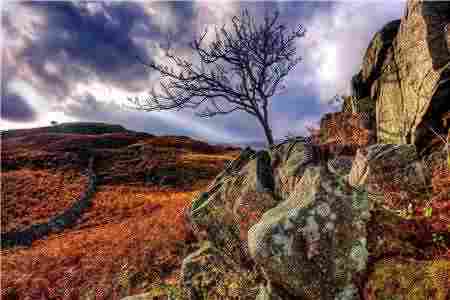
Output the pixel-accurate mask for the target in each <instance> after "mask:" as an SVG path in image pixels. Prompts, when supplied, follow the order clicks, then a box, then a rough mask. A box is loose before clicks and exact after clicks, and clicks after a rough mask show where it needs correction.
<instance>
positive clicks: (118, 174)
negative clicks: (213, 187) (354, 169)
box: [1, 123, 239, 299]
mask: <svg viewBox="0 0 450 300" xmlns="http://www.w3.org/2000/svg"><path fill="white" fill-rule="evenodd" d="M94 125H95V124H94ZM89 126H93V124H88V125H86V124H85V123H81V124H76V123H73V124H70V126H68V125H67V124H66V125H64V124H61V125H58V126H54V127H44V128H35V129H30V130H16V131H12V132H4V133H3V134H2V141H1V142H2V154H1V155H2V173H1V180H2V203H1V205H2V207H1V209H2V228H1V229H2V234H4V233H6V232H11V231H21V230H22V231H23V230H26V229H27V228H30V226H32V225H33V224H38V223H45V222H49V220H51V219H52V218H53V217H54V216H55V215H57V214H61V213H62V212H63V211H65V210H67V209H68V208H70V207H71V206H73V205H74V203H75V202H76V201H77V199H78V198H79V197H80V195H81V194H83V193H84V192H85V189H86V185H87V181H88V176H89V173H88V171H87V167H88V161H89V158H90V157H93V158H94V162H93V171H94V173H95V175H96V191H95V193H94V194H93V195H92V197H91V198H92V199H91V205H90V206H89V207H88V208H87V209H86V210H85V211H84V212H83V213H82V214H81V215H80V216H79V218H77V220H76V222H75V223H74V224H72V225H71V226H70V228H65V229H63V230H60V231H59V232H51V233H50V234H49V235H48V236H44V237H42V238H40V239H37V240H34V241H33V242H32V244H31V246H30V247H28V246H23V245H17V246H15V247H7V248H5V249H2V253H1V259H2V266H1V268H2V270H1V271H2V298H4V297H6V298H5V299H25V298H26V297H30V299H37V298H39V299H41V298H44V299H79V298H81V297H95V299H115V298H116V297H121V296H126V295H130V294H135V293H138V292H142V291H145V290H146V288H148V287H149V286H150V285H152V284H157V283H160V282H161V281H163V280H169V281H170V278H172V277H173V276H175V275H174V274H175V273H176V272H177V270H178V269H179V267H180V265H181V259H182V257H183V256H184V254H185V253H186V251H188V249H189V247H190V243H191V242H192V235H191V233H189V230H188V228H187V227H186V223H185V221H184V211H185V209H186V207H188V206H189V202H190V200H191V199H192V197H194V196H195V195H196V193H198V191H200V190H201V189H203V188H205V187H206V185H207V184H208V182H209V181H210V180H211V179H213V178H214V177H215V176H216V175H217V174H218V173H219V172H220V171H221V169H222V168H223V166H224V164H225V163H226V162H227V161H228V160H231V159H233V158H234V157H235V156H236V155H237V154H238V152H239V151H238V150H239V149H233V148H225V147H219V146H210V145H208V144H206V143H203V142H199V141H195V140H193V139H190V138H187V137H175V136H169V137H163V136H161V137H157V136H152V135H149V134H143V133H136V132H132V131H128V130H126V129H124V128H122V127H120V126H107V124H101V125H99V126H93V127H92V128H90V127H89ZM61 128H63V130H61ZM99 128H100V129H99ZM3 242H4V241H3V240H2V243H3ZM88 295H90V296H88ZM10 297H11V298H10Z"/></svg>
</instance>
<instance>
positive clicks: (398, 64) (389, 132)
mask: <svg viewBox="0 0 450 300" xmlns="http://www.w3.org/2000/svg"><path fill="white" fill-rule="evenodd" d="M449 11H450V2H446V1H440V2H438V1H421V0H409V1H408V2H407V10H406V15H405V16H404V17H402V19H401V21H400V22H398V21H393V22H390V23H389V24H387V25H386V26H385V27H383V29H382V30H381V31H379V32H378V33H377V34H376V35H375V36H374V38H373V40H372V42H371V43H370V45H369V47H368V49H367V51H366V54H365V56H364V59H363V63H362V68H361V71H360V73H359V74H357V75H356V76H355V77H354V78H353V90H354V92H353V94H354V96H355V97H356V98H357V101H356V102H358V101H362V99H365V98H366V97H370V98H369V100H370V99H371V100H372V103H373V104H374V105H375V104H376V108H375V107H374V109H375V110H376V122H377V142H378V143H396V144H404V143H415V144H416V145H419V146H420V148H424V147H426V145H427V143H428V142H429V137H430V136H431V135H432V132H431V131H430V130H429V128H428V127H430V126H431V127H434V129H435V130H437V131H438V132H441V133H442V132H443V131H444V129H445V128H444V127H443V125H442V123H441V119H442V115H443V114H445V113H446V112H448V111H449V110H450V102H448V101H446V99H448V96H449V93H450V92H449V90H450V82H449V78H450V76H449V75H450V65H449V61H450V51H449V48H450V47H449V40H450V31H449V30H447V29H446V28H448V26H449V23H450V13H449ZM369 102H370V101H369ZM447 128H448V127H447Z"/></svg>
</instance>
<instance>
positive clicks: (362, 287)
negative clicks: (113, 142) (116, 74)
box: [180, 0, 450, 300]
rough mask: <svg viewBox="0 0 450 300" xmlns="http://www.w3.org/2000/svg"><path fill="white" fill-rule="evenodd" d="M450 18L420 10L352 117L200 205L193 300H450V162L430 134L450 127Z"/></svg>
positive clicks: (395, 31)
mask: <svg viewBox="0 0 450 300" xmlns="http://www.w3.org/2000/svg"><path fill="white" fill-rule="evenodd" d="M449 11H450V10H449V3H448V2H424V1H417V0H410V1H408V2H407V11H406V15H405V16H404V17H403V18H402V19H401V20H400V21H393V22H390V23H389V24H387V25H386V26H385V27H384V28H383V29H382V30H381V31H380V32H378V33H377V34H376V35H375V37H374V38H373V40H372V42H371V44H370V45H369V48H368V49H367V52H366V55H365V57H364V61H363V65H362V69H361V72H359V73H358V74H357V75H356V76H355V77H354V78H353V80H352V86H353V95H352V96H351V97H347V98H345V99H344V106H343V112H337V113H331V114H326V115H325V116H324V117H323V118H322V120H321V128H320V133H319V134H315V135H314V136H311V137H308V138H303V137H297V138H292V139H288V140H287V141H285V142H283V143H281V144H279V145H276V146H273V147H271V148H270V149H265V150H262V151H259V152H255V151H252V150H251V149H246V150H245V151H243V152H242V153H241V155H240V157H239V158H238V159H236V160H235V161H232V162H231V163H230V164H229V166H228V167H227V168H226V169H225V170H224V171H223V172H222V173H221V174H219V175H218V176H217V178H216V179H215V180H214V182H213V183H212V184H211V185H210V186H209V188H208V189H207V191H206V192H204V193H201V194H200V195H199V196H198V197H196V198H195V199H194V200H193V202H192V206H191V209H190V211H189V212H188V213H187V215H188V218H189V222H190V224H191V226H192V228H193V231H194V234H195V236H196V237H197V238H198V240H199V241H200V245H201V246H200V247H199V249H198V250H197V251H195V252H194V253H192V254H191V255H189V256H188V257H186V258H185V260H184V262H183V267H182V270H181V276H180V287H181V289H182V292H183V294H184V296H183V297H184V299H189V300H196V299H205V297H206V299H252V300H253V299H255V300H256V299H257V300H275V299H276V300H290V299H301V300H309V299H311V300H312V299H317V300H344V299H345V300H363V299H364V300H381V299H383V300H385V299H442V300H445V299H448V297H449V294H448V291H447V290H448V288H447V289H446V287H448V286H449V276H448V274H450V264H449V259H450V255H449V253H450V252H449V251H448V249H450V227H449V226H448V221H449V220H450V218H449V212H450V210H449V208H450V202H449V195H450V194H449V192H450V181H449V178H450V176H448V174H449V173H448V172H449V171H448V170H449V169H450V163H449V162H450V157H448V151H447V149H442V147H440V148H439V149H438V150H437V149H435V148H433V149H431V153H425V154H424V153H421V150H423V148H424V147H423V145H422V144H421V143H425V144H426V139H427V138H429V136H428V137H427V134H423V132H421V130H422V129H421V128H423V126H425V125H427V126H428V125H429V124H431V125H430V126H433V127H434V129H435V131H436V134H438V135H439V134H441V133H442V132H443V130H445V128H446V127H445V126H448V123H449V122H447V123H445V124H444V123H442V125H438V121H436V120H441V119H445V116H446V113H447V112H448V111H449V110H448V104H449V103H450V102H448V101H444V100H442V99H444V98H443V97H448V91H449V89H448V84H449V83H448V82H449V81H448V67H449V65H448V61H449V51H448V45H449V40H450V38H449V33H448V31H446V30H443V29H445V28H448V23H449V16H450V13H449ZM444 41H445V42H444ZM443 95H444V96H443ZM447 100H448V98H447ZM430 122H431V123H430ZM433 122H434V123H433ZM421 126H422V127H421ZM447 128H448V127H447ZM447 134H448V133H447V132H446V135H447ZM441 146H442V145H441ZM431 208H432V210H433V216H431V215H430V209H431ZM426 209H427V211H428V213H427V214H428V215H427V214H424V211H425V210H426Z"/></svg>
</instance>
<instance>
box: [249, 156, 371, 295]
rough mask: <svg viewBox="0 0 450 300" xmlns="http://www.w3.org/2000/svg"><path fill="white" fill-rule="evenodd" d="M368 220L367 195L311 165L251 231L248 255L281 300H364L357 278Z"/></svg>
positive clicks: (362, 262)
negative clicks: (360, 295) (286, 195)
mask: <svg viewBox="0 0 450 300" xmlns="http://www.w3.org/2000/svg"><path fill="white" fill-rule="evenodd" d="M369 217H370V214H369V203H368V201H367V197H366V196H365V194H364V191H356V192H354V191H353V190H352V189H351V188H349V186H348V185H346V184H345V182H343V181H342V179H340V178H338V177H336V176H335V175H334V174H332V173H330V172H329V171H328V170H327V168H326V167H325V166H321V165H320V166H312V167H310V168H308V169H307V170H306V171H305V173H304V174H303V176H302V178H301V180H300V182H299V183H298V185H297V186H296V189H295V192H293V193H291V195H290V197H289V198H287V199H285V200H284V201H283V202H281V203H280V204H279V205H278V206H276V207H274V208H272V209H271V210H269V211H267V212H266V213H265V214H264V215H263V217H262V218H261V220H260V221H259V222H258V223H257V224H256V225H254V226H253V227H252V228H251V229H250V231H249V238H248V244H249V250H250V254H251V256H252V257H253V259H254V260H255V261H256V262H257V263H258V264H259V265H261V266H262V268H263V270H264V274H265V276H266V278H267V279H268V281H269V283H270V286H272V287H276V289H277V294H278V295H284V296H283V299H296V298H298V299H341V298H342V299H344V298H345V299H360V298H359V295H358V289H357V285H356V283H355V282H354V279H355V278H357V277H358V274H363V273H364V271H365V268H366V263H367V258H368V252H367V240H366V227H365V224H366V222H367V221H368V219H369ZM263 292H264V289H262V290H261V293H263Z"/></svg>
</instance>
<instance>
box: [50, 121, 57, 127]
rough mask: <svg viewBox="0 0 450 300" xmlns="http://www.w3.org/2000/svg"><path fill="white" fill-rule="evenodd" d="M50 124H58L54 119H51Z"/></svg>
mask: <svg viewBox="0 0 450 300" xmlns="http://www.w3.org/2000/svg"><path fill="white" fill-rule="evenodd" d="M50 124H52V126H56V125H58V122H56V121H51V122H50Z"/></svg>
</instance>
